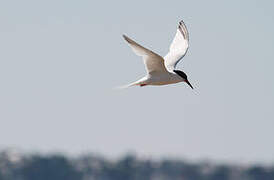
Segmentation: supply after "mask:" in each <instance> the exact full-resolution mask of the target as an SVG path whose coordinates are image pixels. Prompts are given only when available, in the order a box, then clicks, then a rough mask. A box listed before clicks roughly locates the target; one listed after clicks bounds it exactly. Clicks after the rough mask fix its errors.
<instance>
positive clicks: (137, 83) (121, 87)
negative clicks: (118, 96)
mask: <svg viewBox="0 0 274 180" xmlns="http://www.w3.org/2000/svg"><path fill="white" fill-rule="evenodd" d="M137 85H139V82H138V81H136V82H134V83H130V84H127V85H124V86H119V87H116V88H114V89H126V88H129V87H132V86H137Z"/></svg>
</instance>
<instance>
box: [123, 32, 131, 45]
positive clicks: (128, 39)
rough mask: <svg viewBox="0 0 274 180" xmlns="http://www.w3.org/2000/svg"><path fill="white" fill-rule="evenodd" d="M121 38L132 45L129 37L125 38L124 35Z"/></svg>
mask: <svg viewBox="0 0 274 180" xmlns="http://www.w3.org/2000/svg"><path fill="white" fill-rule="evenodd" d="M123 38H124V39H125V40H126V41H127V42H128V43H130V44H131V43H132V40H131V39H130V38H129V37H127V36H126V35H125V34H123Z"/></svg>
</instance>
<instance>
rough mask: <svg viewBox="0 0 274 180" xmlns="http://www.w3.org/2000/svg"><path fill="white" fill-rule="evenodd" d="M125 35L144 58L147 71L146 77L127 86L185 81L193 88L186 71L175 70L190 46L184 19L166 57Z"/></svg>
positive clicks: (133, 48)
mask: <svg viewBox="0 0 274 180" xmlns="http://www.w3.org/2000/svg"><path fill="white" fill-rule="evenodd" d="M123 37H124V39H125V40H126V41H127V42H128V44H129V45H130V47H131V48H132V50H133V51H134V52H135V54H136V55H138V56H141V57H142V58H143V61H144V64H145V68H146V71H147V75H146V76H145V77H143V78H141V79H140V80H138V81H136V82H134V83H131V84H129V85H127V86H125V87H130V86H140V87H143V86H147V85H167V84H174V83H179V82H185V83H187V84H188V85H189V86H190V87H191V88H192V89H193V87H192V85H191V84H190V82H189V81H188V79H187V75H186V73H184V72H183V71H181V70H175V68H176V65H177V64H178V62H179V61H180V60H181V59H182V58H183V57H184V56H185V54H186V53H187V50H188V47H189V35H188V31H187V28H186V25H185V23H184V22H183V21H180V22H179V25H178V28H177V31H176V34H175V37H174V39H173V41H172V43H171V45H170V47H169V52H168V54H167V55H166V56H165V57H164V58H163V57H161V56H160V55H158V54H156V53H155V52H153V51H151V50H149V49H147V48H145V47H143V46H141V45H140V44H138V43H137V42H135V41H133V40H132V39H130V38H129V37H127V36H126V35H123Z"/></svg>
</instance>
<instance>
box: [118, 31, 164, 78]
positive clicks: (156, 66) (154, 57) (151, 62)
mask: <svg viewBox="0 0 274 180" xmlns="http://www.w3.org/2000/svg"><path fill="white" fill-rule="evenodd" d="M123 37H124V39H125V40H126V41H127V42H128V43H129V45H130V47H131V48H132V50H133V51H134V52H135V53H136V54H137V55H138V56H142V57H143V60H144V64H145V67H146V70H147V73H148V74H153V73H155V72H167V70H166V68H165V65H164V59H163V58H162V57H161V56H159V55H158V54H156V53H154V52H152V51H150V50H149V49H146V48H144V47H143V46H141V45H140V44H138V43H136V42H135V41H133V40H132V39H130V38H129V37H127V36H125V35H123Z"/></svg>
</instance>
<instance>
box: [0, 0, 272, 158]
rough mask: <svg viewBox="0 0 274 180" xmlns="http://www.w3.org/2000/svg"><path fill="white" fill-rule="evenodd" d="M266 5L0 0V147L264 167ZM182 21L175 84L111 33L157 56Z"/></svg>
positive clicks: (247, 0)
mask: <svg viewBox="0 0 274 180" xmlns="http://www.w3.org/2000/svg"><path fill="white" fill-rule="evenodd" d="M273 6H274V3H273V2H271V1H267V0H263V1H255V0H242V1H238V0H230V1H219V0H208V1H194V0H193V1H189V0H188V1H186V0H184V1H183V0H180V1H172V2H171V1H165V2H159V1H145V0H138V1H121V0H120V1H87V0H86V1H83V0H82V1H68V0H59V1H56V0H47V1H37V0H25V1H19V0H17V1H16V0H14V1H10V0H9V1H1V2H0V50H1V51H0V52H1V53H0V83H1V88H0V110H1V113H0V122H1V126H0V148H1V149H4V148H7V147H17V148H22V149H23V150H25V151H41V152H53V151H63V152H67V153H72V154H79V153H83V152H99V153H101V154H104V155H107V156H110V157H116V156H119V155H122V154H123V153H125V152H129V151H133V152H136V153H138V154H140V155H145V156H152V157H163V156H173V157H180V158H187V159H191V160H201V159H213V160H218V161H238V162H263V163H264V162H268V163H269V162H273V161H274V144H273V142H272V141H273V137H274V112H273V107H274V93H273V92H274V82H273V76H274V73H273V67H274V53H273V52H274V51H273V48H274V33H273V32H274V24H273V19H274V12H273ZM181 19H183V20H184V21H185V22H186V24H187V27H188V29H189V31H190V49H189V51H188V54H187V55H186V57H185V58H184V60H183V62H182V63H180V64H179V65H178V69H182V70H184V71H185V72H186V73H187V74H188V76H189V80H190V82H191V83H192V84H193V86H194V88H195V89H194V90H192V89H190V88H189V87H188V86H186V85H185V84H183V83H180V84H176V85H171V86H164V87H144V88H139V87H137V88H130V89H126V90H123V91H115V90H112V88H113V87H116V86H119V85H123V84H127V83H129V82H132V81H134V80H137V79H138V78H140V77H142V76H143V75H144V73H145V69H144V65H143V63H142V60H141V59H140V58H139V57H137V56H136V55H135V54H134V53H133V52H132V51H131V49H130V48H129V47H128V45H127V44H126V43H125V42H124V40H123V39H122V37H121V35H122V34H123V33H125V34H127V35H128V36H129V37H132V38H133V39H135V40H136V41H137V42H139V43H141V44H142V45H144V46H145V47H148V48H151V49H152V50H154V51H155V52H157V53H159V54H160V55H165V54H166V53H167V51H168V47H169V44H170V42H171V41H172V39H173V36H174V34H175V31H176V27H177V23H178V21H180V20H181Z"/></svg>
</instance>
